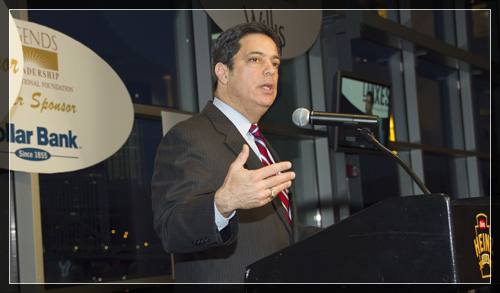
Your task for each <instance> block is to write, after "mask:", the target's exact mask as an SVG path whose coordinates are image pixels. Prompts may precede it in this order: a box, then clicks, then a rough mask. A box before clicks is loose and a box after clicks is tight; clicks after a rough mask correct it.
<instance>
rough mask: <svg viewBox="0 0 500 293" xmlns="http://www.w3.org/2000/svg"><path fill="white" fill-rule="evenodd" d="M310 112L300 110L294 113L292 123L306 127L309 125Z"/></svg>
mask: <svg viewBox="0 0 500 293" xmlns="http://www.w3.org/2000/svg"><path fill="white" fill-rule="evenodd" d="M309 113H310V112H309V110H307V109H304V108H298V109H296V110H295V111H293V114H292V121H293V123H294V124H295V125H297V126H306V125H308V124H309Z"/></svg>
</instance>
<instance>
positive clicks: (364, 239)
mask: <svg viewBox="0 0 500 293" xmlns="http://www.w3.org/2000/svg"><path fill="white" fill-rule="evenodd" d="M488 200H489V198H488ZM452 213H453V214H454V215H453V216H452ZM489 213H490V209H489V201H488V202H487V203H484V202H482V201H481V202H479V201H478V202H470V201H463V202H460V203H459V204H457V205H455V204H454V203H453V204H452V202H450V199H449V198H448V197H447V196H445V195H441V194H438V195H418V196H407V197H398V198H391V199H387V200H384V201H381V202H379V203H377V204H375V205H373V206H371V207H369V208H366V209H364V210H362V211H360V212H358V213H356V214H354V215H352V216H350V217H349V218H346V219H345V220H343V221H341V222H339V223H337V224H334V225H332V226H330V227H328V228H326V229H325V230H323V231H321V232H319V233H317V234H315V235H313V236H311V237H309V238H307V239H305V240H303V241H300V242H298V243H295V244H293V245H291V246H290V247H288V248H285V249H283V250H280V251H278V252H276V253H274V254H272V255H270V256H268V257H266V258H263V259H261V260H259V261H257V262H255V263H253V264H251V265H249V266H248V267H247V272H246V282H250V283H267V282H273V283H459V282H465V283H482V282H484V283H489V282H490V278H489V277H486V278H483V277H484V276H485V275H484V274H488V273H489V271H487V269H489V264H491V261H490V262H489V263H488V262H487V258H488V257H489V256H481V255H479V256H477V257H476V251H477V252H478V253H480V252H483V253H486V248H488V249H489V248H490V247H487V246H488V245H487V244H485V242H484V241H485V240H486V239H487V238H488V237H489V236H485V235H483V236H481V237H480V239H479V240H481V241H482V242H479V241H476V242H477V243H478V245H476V246H475V245H474V240H475V239H476V234H475V225H476V215H477V214H484V215H486V218H488V220H489ZM466 214H470V215H467V216H466ZM466 217H468V218H467V219H466ZM471 217H472V220H471ZM481 217H482V216H481ZM482 219H483V220H481V221H482V222H481V223H482V224H481V225H483V226H484V225H485V224H486V225H489V223H484V217H482ZM454 221H455V222H454ZM471 226H472V230H470V229H469V228H471ZM465 228H467V229H469V230H467V231H468V232H467V231H465ZM455 230H457V231H459V232H458V233H455ZM462 230H464V231H465V232H464V231H462ZM478 231H479V230H478ZM481 232H484V233H483V234H485V233H486V230H481ZM488 233H489V231H488ZM457 242H460V243H457ZM465 251H467V252H465ZM458 254H460V255H458ZM462 254H464V255H465V254H467V255H468V258H464V257H462ZM489 255H490V256H491V254H489ZM481 257H482V260H483V263H482V264H483V268H482V269H481V270H480V266H479V265H478V263H479V262H480V261H481ZM461 270H464V273H463V274H462V272H461ZM481 271H484V274H483V275H482V273H481ZM465 272H469V273H470V274H469V273H465Z"/></svg>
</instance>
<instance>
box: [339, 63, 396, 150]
mask: <svg viewBox="0 0 500 293" xmlns="http://www.w3.org/2000/svg"><path fill="white" fill-rule="evenodd" d="M337 82H338V84H337V103H336V112H337V113H345V114H356V115H375V116H378V127H377V128H372V129H371V131H372V133H373V134H374V135H375V138H376V139H377V140H378V141H379V142H380V143H381V144H382V145H384V146H386V147H387V143H388V140H389V130H390V129H389V125H390V124H389V120H390V117H391V90H392V84H391V83H390V82H386V81H382V80H376V79H372V78H368V77H365V76H361V75H356V74H353V73H350V72H345V71H339V73H338V75H337ZM356 132H357V129H356V128H354V127H353V128H351V127H343V126H342V127H341V126H336V127H335V131H334V133H335V134H334V145H335V150H336V151H342V152H347V153H357V152H373V153H379V151H378V150H377V149H376V148H375V147H374V146H373V145H372V144H370V143H367V142H366V141H364V140H363V138H361V137H358V136H357V135H356Z"/></svg>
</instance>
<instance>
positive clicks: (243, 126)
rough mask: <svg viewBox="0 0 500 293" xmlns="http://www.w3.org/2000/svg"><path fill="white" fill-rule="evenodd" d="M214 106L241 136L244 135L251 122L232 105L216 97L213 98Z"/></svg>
mask: <svg viewBox="0 0 500 293" xmlns="http://www.w3.org/2000/svg"><path fill="white" fill-rule="evenodd" d="M213 103H214V106H215V107H217V108H218V109H219V110H220V111H221V112H222V113H223V114H224V115H226V117H227V118H228V119H229V120H230V121H231V122H232V123H233V124H234V126H236V128H237V129H238V131H239V132H240V133H241V135H242V136H243V137H246V136H247V134H248V130H249V129H250V126H251V125H252V123H250V121H249V120H248V119H247V118H246V117H245V116H243V115H242V114H241V113H240V112H238V111H237V110H235V109H234V108H233V107H231V106H229V105H228V104H226V103H224V102H223V101H221V100H220V99H218V98H216V97H215V98H214V102H213Z"/></svg>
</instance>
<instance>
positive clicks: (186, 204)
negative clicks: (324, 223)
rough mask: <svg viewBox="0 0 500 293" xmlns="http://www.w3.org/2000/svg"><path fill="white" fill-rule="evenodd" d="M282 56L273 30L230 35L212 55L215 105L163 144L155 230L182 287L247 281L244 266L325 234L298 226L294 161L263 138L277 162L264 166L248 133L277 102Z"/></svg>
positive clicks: (248, 27)
mask: <svg viewBox="0 0 500 293" xmlns="http://www.w3.org/2000/svg"><path fill="white" fill-rule="evenodd" d="M280 53H281V43H280V39H279V37H278V36H277V35H276V33H275V32H274V31H273V30H272V29H271V28H270V27H268V26H267V25H264V24H261V23H250V24H242V25H238V26H235V27H233V28H231V29H229V30H227V31H225V32H224V33H222V34H221V35H220V36H219V38H218V40H217V41H216V42H215V43H214V45H213V48H212V68H213V74H214V75H213V77H214V95H215V98H214V101H211V102H209V103H208V104H207V105H206V107H205V108H204V109H203V111H202V112H201V113H200V114H198V115H195V116H193V117H191V118H190V119H188V120H186V121H184V122H181V123H179V124H177V125H176V126H174V127H173V128H172V129H171V130H170V131H169V132H168V133H167V134H166V135H165V137H164V138H163V139H162V141H161V143H160V145H159V148H158V152H157V155H156V161H155V168H154V175H153V182H152V189H153V200H152V201H153V212H154V227H155V230H156V232H157V234H158V235H159V237H160V238H161V240H162V243H163V246H164V248H165V250H166V251H167V252H169V253H173V254H174V274H175V280H176V282H182V283H184V282H189V283H194V282H203V283H242V282H244V278H245V268H246V266H248V265H249V264H251V263H253V262H255V261H257V260H259V259H261V258H263V257H265V256H268V255H270V254H272V253H274V252H276V251H278V250H280V249H283V248H285V247H287V246H289V245H290V244H292V243H294V242H296V241H298V240H301V239H303V238H305V237H307V236H309V235H311V234H313V233H314V232H316V231H318V229H319V228H316V227H303V226H301V225H300V224H299V223H298V217H297V210H296V205H295V195H294V194H293V191H292V190H291V184H292V183H291V182H292V180H293V179H294V178H295V173H294V172H292V171H287V170H289V169H290V168H291V163H290V162H280V160H279V157H278V155H277V154H276V153H275V151H274V150H273V149H272V147H271V146H270V145H269V143H266V142H265V139H261V141H264V144H265V147H267V150H265V151H267V152H269V153H270V156H269V158H268V160H271V162H266V163H269V165H267V164H263V161H262V155H260V152H259V148H258V146H257V140H259V139H256V138H255V137H254V136H253V135H252V134H250V133H249V129H250V127H251V126H252V125H256V124H257V122H258V121H259V120H260V118H261V117H262V115H264V113H265V112H266V111H267V110H268V109H269V107H270V106H271V105H272V104H273V102H274V99H275V98H276V91H277V83H278V67H279V64H280ZM266 165H267V166H266ZM281 192H284V193H281ZM280 193H281V194H280ZM278 194H280V196H277V195H278ZM283 194H284V195H285V198H286V197H288V199H281V197H282V195H283ZM285 201H288V204H285ZM288 205H289V206H288ZM287 209H288V211H289V212H287Z"/></svg>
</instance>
